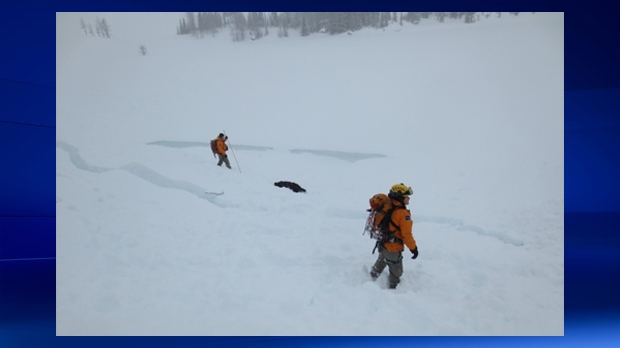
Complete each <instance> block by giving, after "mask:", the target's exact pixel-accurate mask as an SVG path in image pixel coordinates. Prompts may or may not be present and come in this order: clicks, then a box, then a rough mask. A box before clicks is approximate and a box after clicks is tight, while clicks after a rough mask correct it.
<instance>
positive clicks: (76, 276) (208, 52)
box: [56, 13, 564, 336]
mask: <svg viewBox="0 0 620 348" xmlns="http://www.w3.org/2000/svg"><path fill="white" fill-rule="evenodd" d="M183 15H184V14H181V13H149V14H144V13H140V14H136V13H133V14H124V13H59V14H57V34H56V41H57V57H56V58H57V99H56V102H57V106H56V112H57V115H56V120H57V135H56V138H57V143H56V190H57V193H56V211H57V213H56V214H57V231H56V233H57V246H56V247H57V295H56V296H57V300H56V301H57V307H56V310H57V334H58V335H199V336H200V335H230V336H234V335H399V336H408V335H563V333H564V321H563V316H564V309H563V306H564V250H563V245H564V232H563V229H564V225H563V224H564V222H563V220H564V219H563V217H564V215H563V208H564V193H563V187H564V181H563V180H564V179H563V178H564V168H563V167H564V152H563V140H564V138H563V126H564V118H563V111H564V110H563V82H564V80H563V73H564V71H563V59H564V57H563V51H564V36H563V30H564V16H563V14H561V13H536V14H532V13H521V14H520V15H519V16H516V17H515V16H510V15H508V14H507V13H504V14H503V15H502V17H501V18H497V17H495V16H492V17H490V18H484V17H483V18H482V20H480V21H479V22H476V23H473V24H465V23H462V22H461V21H458V22H456V21H454V22H447V23H443V24H440V23H437V22H435V21H432V20H426V21H422V22H421V23H420V24H419V25H417V26H416V25H413V24H410V23H405V24H404V25H403V26H400V25H398V24H392V25H391V26H390V27H388V28H386V29H385V30H375V29H364V30H362V31H358V32H354V33H353V34H352V35H347V34H346V33H345V34H342V35H333V36H330V35H327V34H312V35H310V36H308V37H301V36H300V35H299V33H298V32H295V31H291V32H290V37H288V38H278V37H277V30H276V29H275V28H272V29H271V33H270V35H269V36H267V37H265V38H262V39H260V40H256V41H250V40H248V41H244V42H233V41H232V40H231V37H230V34H229V33H228V31H224V32H221V33H220V34H219V35H217V36H216V37H205V38H204V39H196V38H192V37H190V36H177V35H176V29H175V28H176V25H177V24H178V21H179V19H180V18H181V17H182V16H183ZM97 16H98V17H100V18H105V19H106V21H107V22H108V24H109V25H110V27H111V32H112V38H111V39H105V38H98V37H93V36H86V35H85V34H84V32H83V31H81V29H80V24H79V21H80V18H83V19H84V20H85V21H86V22H91V23H94V21H95V17H97ZM141 44H143V45H145V46H146V47H147V49H148V54H147V55H146V56H142V55H140V54H139V51H138V47H139V46H140V45H141ZM223 130H225V131H226V133H227V134H228V135H229V137H230V145H231V147H232V150H233V151H234V153H233V152H230V151H229V157H230V159H231V163H232V165H233V170H228V169H226V168H222V167H217V166H216V165H215V163H216V160H215V159H214V158H213V156H212V154H211V153H210V150H209V148H208V142H209V140H210V139H212V138H214V137H215V136H216V135H217V134H218V133H220V132H222V131H223ZM280 180H288V181H294V182H297V183H299V184H300V185H301V186H303V187H304V188H306V189H307V190H308V192H307V193H306V194H302V193H294V192H292V191H290V190H288V189H286V188H278V187H275V186H273V183H274V182H276V181H280ZM400 182H403V183H405V184H406V185H410V186H412V187H413V190H414V195H413V196H412V199H411V204H410V209H411V213H412V216H413V220H414V227H413V234H414V237H415V239H416V241H417V243H418V246H419V250H420V255H419V257H418V258H417V259H416V260H412V259H411V258H410V253H409V252H408V251H406V252H405V253H404V257H405V258H404V261H403V262H404V275H403V277H402V282H401V284H400V285H399V286H398V288H397V289H396V290H389V289H386V284H385V283H386V278H387V274H386V273H387V270H386V272H384V274H383V275H382V276H381V277H380V278H379V279H378V280H377V281H376V282H372V281H371V280H370V279H369V277H368V275H367V272H368V269H369V267H371V266H372V264H373V263H374V261H375V258H376V256H377V255H376V254H374V255H373V254H371V251H372V248H373V246H374V243H373V241H372V240H370V239H369V238H368V236H366V235H362V230H363V227H364V224H365V219H366V216H367V213H366V211H365V210H366V209H367V208H368V199H369V198H370V197H371V196H372V195H374V194H375V193H378V192H384V193H385V192H387V190H388V189H389V188H390V187H391V186H392V185H393V184H395V183H400ZM205 191H209V192H224V194H223V195H220V196H215V195H212V194H208V193H205Z"/></svg>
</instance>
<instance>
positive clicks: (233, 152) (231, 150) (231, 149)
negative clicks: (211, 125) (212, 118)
mask: <svg viewBox="0 0 620 348" xmlns="http://www.w3.org/2000/svg"><path fill="white" fill-rule="evenodd" d="M224 135H225V136H226V138H228V134H226V131H224ZM228 143H229V144H230V152H232V154H233V157H234V158H235V163H237V168H238V169H239V173H241V167H239V162H237V156H235V151H233V148H232V143H231V142H230V140H228Z"/></svg>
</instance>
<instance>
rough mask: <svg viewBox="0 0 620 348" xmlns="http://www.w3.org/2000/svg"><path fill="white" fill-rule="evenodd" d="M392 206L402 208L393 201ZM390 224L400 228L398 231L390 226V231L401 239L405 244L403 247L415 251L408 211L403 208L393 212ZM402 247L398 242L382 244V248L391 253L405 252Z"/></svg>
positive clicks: (398, 203)
mask: <svg viewBox="0 0 620 348" xmlns="http://www.w3.org/2000/svg"><path fill="white" fill-rule="evenodd" d="M392 205H394V206H395V207H402V206H403V205H402V204H401V203H400V202H398V201H394V200H392ZM392 222H394V224H396V226H398V227H399V228H400V230H399V229H397V228H396V227H395V226H393V225H392V224H390V231H391V232H393V233H394V236H396V237H397V238H400V239H402V241H403V243H405V244H404V245H406V246H407V248H409V249H410V250H413V249H415V247H416V243H415V239H414V238H413V232H412V229H413V221H412V220H411V213H410V212H409V210H408V209H404V208H403V209H396V210H394V212H393V213H392ZM404 245H403V244H401V243H398V242H396V243H389V242H388V243H384V244H383V246H384V247H385V248H386V249H387V250H388V251H391V252H400V251H403V250H405V247H404Z"/></svg>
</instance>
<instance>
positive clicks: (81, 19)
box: [80, 18, 88, 36]
mask: <svg viewBox="0 0 620 348" xmlns="http://www.w3.org/2000/svg"><path fill="white" fill-rule="evenodd" d="M80 28H82V29H83V30H84V35H86V36H88V32H87V31H86V23H84V19H83V18H80Z"/></svg>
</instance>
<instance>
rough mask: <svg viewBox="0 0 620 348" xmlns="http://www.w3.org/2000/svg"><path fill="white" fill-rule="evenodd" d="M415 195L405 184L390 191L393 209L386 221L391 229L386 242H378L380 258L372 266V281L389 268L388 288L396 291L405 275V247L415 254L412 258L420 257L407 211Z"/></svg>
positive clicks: (398, 185) (387, 215) (386, 216)
mask: <svg viewBox="0 0 620 348" xmlns="http://www.w3.org/2000/svg"><path fill="white" fill-rule="evenodd" d="M412 194H413V190H411V187H407V186H405V185H404V184H402V183H401V184H396V185H394V186H392V188H391V189H390V193H388V197H389V199H390V202H391V204H392V208H391V209H390V211H389V212H388V213H387V214H386V215H385V217H384V219H389V220H386V221H385V225H384V226H386V228H387V229H389V231H388V232H389V233H388V236H389V237H388V238H386V240H382V241H377V248H378V250H379V257H378V258H377V261H376V262H375V264H374V265H373V266H372V269H371V271H370V276H371V277H372V280H377V278H378V277H379V275H380V274H381V272H383V269H385V266H388V268H389V270H390V275H389V276H388V288H390V289H395V288H396V286H397V285H398V283H400V277H401V276H402V275H403V255H402V252H403V250H405V245H406V246H407V248H409V251H411V253H412V254H413V256H412V257H411V258H412V259H415V258H417V257H418V247H417V246H416V242H415V239H413V234H412V228H413V221H411V213H410V212H409V210H408V209H407V205H408V204H409V196H411V195H412Z"/></svg>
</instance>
